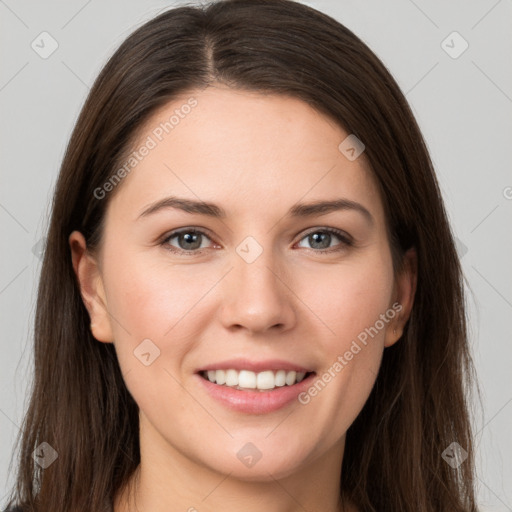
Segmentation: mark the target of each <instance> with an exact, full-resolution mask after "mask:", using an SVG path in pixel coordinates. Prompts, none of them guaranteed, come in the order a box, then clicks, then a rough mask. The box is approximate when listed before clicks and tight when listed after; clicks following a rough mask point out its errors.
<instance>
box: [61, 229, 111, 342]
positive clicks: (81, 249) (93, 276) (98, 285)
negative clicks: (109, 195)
mask: <svg viewBox="0 0 512 512" xmlns="http://www.w3.org/2000/svg"><path fill="white" fill-rule="evenodd" d="M68 241H69V246H70V249H71V259H72V263H73V270H74V271H75V275H76V277H77V281H78V285H79V288H80V294H81V296H82V300H83V302H84V305H85V307H86V308H87V311H88V312H89V317H90V319H91V326H90V328H91V332H92V335H93V336H94V337H95V338H96V339H97V340H98V341H101V342H104V343H112V341H113V335H112V327H111V323H110V315H109V314H108V307H107V300H106V295H105V290H104V287H103V280H102V277H101V273H100V270H99V267H98V263H97V261H96V259H95V258H94V257H93V256H92V255H91V254H90V253H89V252H88V251H87V244H86V241H85V238H84V236H83V235H82V233H80V232H79V231H73V232H72V233H71V235H69V239H68Z"/></svg>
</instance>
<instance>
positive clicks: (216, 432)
mask: <svg viewBox="0 0 512 512" xmlns="http://www.w3.org/2000/svg"><path fill="white" fill-rule="evenodd" d="M190 96H194V97H195V98H196V99H197V102H198V104H197V106H196V107H195V108H194V109H192V111H191V112H190V114H188V115H187V116H186V117H184V119H181V120H180V122H179V125H177V126H176V127H175V128H174V129H173V131H172V132H170V133H169V134H167V135H166V136H165V138H164V139H163V140H162V141H161V142H159V143H158V145H157V146H156V147H155V148H154V149H152V150H151V151H150V152H149V154H148V155H147V156H146V157H145V158H144V159H143V160H142V161H141V162H139V163H138V164H137V166H136V168H135V169H134V170H133V171H132V172H130V173H129V174H128V175H127V176H126V177H125V178H124V179H123V181H122V183H121V184H120V185H118V189H117V190H115V193H112V192H111V194H113V196H112V197H111V198H106V199H103V200H107V199H110V203H109V205H108V208H107V214H106V224H105V231H104V238H103V242H102V245H101V248H100V250H99V251H98V252H97V253H96V254H92V253H90V252H89V251H88V250H87V248H86V243H85V240H84V238H83V236H82V234H81V233H80V232H78V231H75V232H73V233H72V234H71V235H70V237H69V243H70V248H71V254H72V260H73V266H74V269H75V272H76V274H77V276H78V279H79V281H80V286H81V293H82V297H83V300H84V303H85V305H86V307H87V309H88V311H89V314H90V317H91V322H92V324H93V326H92V330H93V334H94V336H95V338H96V339H97V340H98V342H103V343H114V345H115V348H116V353H117V355H118V359H119V364H120V367H121V370H122V372H123V375H124V378H125V382H126V385H127V387H128V389H129V391H130V393H131V394H132V396H133V397H134V399H135V401H136V402H137V404H138V405H139V408H140V425H141V429H140V441H141V464H140V466H139V468H138V471H137V472H136V474H135V475H134V477H133V478H132V480H131V482H130V484H129V485H128V486H126V487H125V488H124V489H123V492H120V493H119V495H118V496H117V498H116V502H115V512H127V511H130V510H139V511H144V510H151V511H154V512H160V511H162V512H163V511H165V512H169V511H186V510H189V511H190V512H192V511H193V510H197V511H199V512H203V511H215V510H223V511H225V512H232V511H233V512H234V511H239V510H245V511H248V512H252V511H256V510H258V511H261V510H266V511H269V512H292V511H298V510H304V509H305V510H311V511H313V510H323V511H331V512H334V511H338V510H342V508H341V506H340V504H339V501H338V500H339V478H340V471H341V462H342V458H343V452H344V445H345V433H346V431H347V429H348V428H349V426H350V425H351V424H352V422H353V421H354V420H355V418H356V417H357V415H358V413H359V412H360V411H361V409H362V407H363V405H364V403H365V401H366V400H367V398H368V396H369V393H370V391H371V389H372V387H373V385H374V382H375V378H376V375H377V373H378V370H379V366H380V362H381V358H382V355H383V351H384V350H385V348H386V347H388V346H390V345H392V344H394V343H395V342H397V340H398V339H399V337H400V336H401V334H402V331H403V328H404V325H405V323H406V321H407V319H408V317H409V315H410V311H411V308H412V304H413V299H414V292H415V288H416V255H415V252H414V250H410V251H409V252H408V253H406V257H405V258H406V260H405V261H406V265H405V270H404V272H403V273H401V274H399V275H395V274H394V272H393V267H392V261H391V252H390V246H389V241H388V239H387V235H386V229H385V217H384V211H383V206H382V201H381V199H380V197H379V194H378V192H377V188H376V185H375V182H374V178H373V176H372V174H371V172H370V170H369V167H368V165H367V162H366V161H365V157H364V153H363V155H361V156H360V157H359V158H357V159H356V160H354V161H349V160H348V159H347V158H346V157H345V156H344V155H343V154H342V153H341V152H340V150H339V149H338V145H339V144H340V142H341V141H343V140H344V139H345V138H346V137H347V135H348V133H347V132H345V131H344V130H343V129H342V128H340V127H339V126H338V125H336V124H335V123H334V122H333V121H332V120H330V119H329V118H327V117H326V116H324V115H323V114H321V113H319V112H317V111H316V110H314V109H312V108H311V107H310V106H308V105H307V104H306V103H304V102H302V101H300V100H298V99H295V98H290V97H286V96H278V95H262V94H259V93H254V92H246V91H236V90H233V89H229V88H227V87H223V86H220V85H215V86H210V87H208V88H206V89H204V90H202V91H194V92H193V93H191V94H189V95H186V96H183V98H180V99H177V100H175V101H173V102H171V103H169V104H168V105H166V106H165V107H164V108H163V109H161V110H160V111H158V112H157V113H156V114H155V115H154V116H153V117H152V118H151V119H150V120H149V122H147V123H146V124H145V125H144V126H143V127H142V128H141V131H140V137H139V141H138V143H137V144H136V145H135V147H139V146H140V143H142V142H143V141H145V140H146V139H147V136H148V135H151V133H152V130H154V129H155V127H156V126H158V124H159V123H160V122H161V121H163V120H166V119H168V118H169V116H170V115H172V113H173V111H174V109H176V108H179V107H180V105H183V104H184V103H185V102H186V98H189V97H190ZM170 195H174V196H179V197H184V198H188V199H193V200H197V199H198V198H199V199H200V200H202V201H207V202H213V203H216V204H218V205H219V206H220V207H222V208H223V209H224V210H226V217H225V218H224V219H217V218H210V217H207V216H204V215H199V214H196V213H194V214H191V213H186V212H183V211H181V210H178V209H173V208H168V209H164V210H160V211H159V212H158V213H154V214H153V215H149V216H145V217H142V218H141V219H138V216H139V214H140V212H141V211H142V210H144V209H145V208H146V207H147V206H148V205H150V204H152V203H154V202H155V201H157V200H159V199H162V198H164V197H167V196H170ZM342 197H343V198H346V199H350V200H352V201H356V202H358V203H360V204H361V205H363V206H364V207H365V208H366V209H367V210H368V211H369V212H370V213H371V215H372V217H373V223H369V222H368V221H367V220H365V217H364V216H363V215H362V214H361V213H359V212H357V211H355V210H338V211H334V212H331V213H328V214H323V215H319V214H317V215H315V216H312V217H306V218H288V217H286V214H287V212H288V210H289V209H290V208H291V207H292V206H293V205H294V204H296V203H297V202H299V201H300V202H312V201H316V200H331V199H338V198H342ZM190 227H196V228H200V229H201V230H202V231H205V232H206V236H204V237H203V238H202V244H201V246H202V247H203V248H204V249H203V250H202V253H199V254H198V253H197V251H196V253H195V255H190V254H177V253H173V252H171V250H169V246H170V247H173V248H175V249H176V250H178V251H179V249H180V248H181V249H182V251H186V250H188V251H189V252H191V251H190V249H189V247H190V243H189V245H186V242H184V241H183V240H182V239H180V238H178V237H174V238H173V239H171V240H169V241H168V242H166V243H164V244H163V245H160V242H162V241H163V240H164V238H166V235H167V236H168V235H169V234H170V233H171V231H173V230H176V229H181V228H190ZM326 227H331V228H337V229H339V230H342V231H343V232H345V233H347V234H348V235H350V236H351V237H352V238H353V240H354V245H353V246H348V245H346V244H344V243H343V241H342V240H341V239H339V238H337V236H336V235H332V238H331V239H330V242H329V238H328V235H327V238H328V240H327V242H326V243H327V247H328V248H329V249H328V250H330V251H331V252H326V253H323V254H322V252H321V249H322V248H324V247H325V246H321V245H318V242H317V244H316V245H315V240H312V239H311V237H309V236H308V235H310V234H312V233H314V232H318V231H319V230H320V233H324V232H323V231H322V229H325V228H326ZM248 236H251V237H253V238H254V239H255V240H256V241H257V242H258V243H259V245H260V246H261V247H262V249H263V252H262V253H261V255H260V256H259V257H258V258H257V259H256V260H255V261H254V262H252V263H250V264H249V263H247V262H246V261H245V260H244V259H243V258H242V257H240V255H239V253H237V251H236V248H237V247H238V246H239V244H240V243H241V242H242V241H243V240H244V239H245V238H246V237H248ZM180 243H181V245H180ZM166 247H167V248H166ZM395 302H399V303H400V304H401V305H402V309H401V311H400V313H399V314H396V315H395V317H394V318H393V319H392V320H390V321H389V322H388V323H386V324H385V327H384V328H383V329H381V330H380V331H379V333H378V335H376V336H375V337H373V338H369V340H370V341H369V342H368V344H367V345H366V346H364V348H363V349H362V350H361V351H360V352H359V353H358V354H357V355H355V356H354V357H353V359H352V360H350V361H348V362H347V364H346V366H344V367H343V369H342V371H340V372H338V373H337V374H336V377H335V378H333V379H332V380H331V381H330V382H329V383H328V384H327V385H326V386H325V388H324V389H323V390H322V391H321V392H320V393H318V395H317V396H315V397H314V398H312V399H311V401H310V402H309V403H308V404H306V405H302V404H300V403H299V402H298V401H293V402H292V403H291V404H290V405H288V406H286V407H284V408H283V409H280V410H277V411H274V412H271V413H268V414H263V415H252V414H246V413H239V412H234V411H232V410H230V409H228V408H226V407H225V406H223V405H221V404H219V403H218V402H216V401H215V400H214V399H213V398H211V397H210V396H209V395H208V394H207V393H206V391H205V390H204V389H203V387H202V385H201V384H202V383H201V382H200V381H198V377H197V375H195V372H196V371H197V370H198V369H199V368H200V367H201V366H204V365H206V364H209V363H212V362H219V361H222V360H226V359H230V358H235V357H248V358H251V359H257V360H263V359H270V358H280V359H285V360H288V361H292V362H294V363H297V364H300V365H302V366H305V367H307V368H311V369H314V370H315V371H316V372H317V375H321V374H322V373H323V372H324V371H326V370H327V369H328V368H329V367H332V365H333V364H334V362H335V361H336V360H337V357H338V356H339V355H342V354H344V353H345V352H346V351H347V350H349V348H350V345H351V343H352V341H353V340H354V339H356V338H357V336H358V334H360V333H361V332H362V331H364V329H365V328H368V327H370V326H373V325H374V324H375V322H376V321H377V320H378V319H379V315H381V314H384V313H385V312H386V311H387V310H389V309H390V308H391V309H392V305H393V303H395ZM147 338H149V339H150V340H152V342H153V343H154V344H155V345H156V346H157V347H158V349H159V350H160V356H159V357H158V358H157V359H155V360H154V362H153V363H152V364H151V365H149V366H145V365H144V364H142V363H141V362H140V361H139V360H138V359H137V358H136V357H134V353H133V352H134V350H135V349H136V348H137V346H138V345H139V344H140V343H141V341H142V340H144V339H147ZM247 442H251V443H253V444H254V445H255V446H256V447H257V448H258V449H259V451H260V452H261V454H262V457H261V459H260V460H259V461H258V462H257V463H256V464H255V465H254V466H252V467H246V466H245V465H244V464H242V463H241V462H240V460H239V459H238V458H237V452H238V451H239V450H240V449H241V448H242V447H243V446H244V445H245V444H246V443H247ZM134 500H135V501H136V506H135V501H134ZM192 507H193V508H192ZM345 510H347V511H348V510H350V511H354V510H356V509H355V508H354V507H353V506H352V505H351V504H346V505H345Z"/></svg>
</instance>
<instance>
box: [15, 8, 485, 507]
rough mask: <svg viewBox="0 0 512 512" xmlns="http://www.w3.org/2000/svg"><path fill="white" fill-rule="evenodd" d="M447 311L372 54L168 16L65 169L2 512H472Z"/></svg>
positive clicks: (321, 20)
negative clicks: (12, 477) (15, 510)
mask: <svg viewBox="0 0 512 512" xmlns="http://www.w3.org/2000/svg"><path fill="white" fill-rule="evenodd" d="M463 293H464V292H463V282H462V274H461V268H460V265H459V261H458V259H457V255H456V251H455V247H454V241H453V236H452V234H451V231H450V227H449V224H448V221H447V216H446V213H445V209H444V206H443V202H442V198H441V194H440V191H439V187H438V184H437V181H436V178H435V174H434V171H433V167H432V164H431V161H430V159H429V156H428V153H427V150H426V147H425V144H424V141H423V138H422V136H421V133H420V130H419V128H418V126H417V124H416V122H415V120H414V117H413V115H412V113H411V111H410V109H409V107H408V105H407V103H406V101H405V99H404V96H403V94H402V93H401V92H400V90H399V88H398V86H397V84H396V82H395V81H394V80H393V78H392V77H391V76H390V74H389V73H388V72H387V70H386V69H385V67H384V66H383V64H382V63H381V62H380V61H379V60H378V59H377V57H376V56H375V55H374V54H373V53H372V52H371V51H370V50H369V49H368V47H366V46H365V45H364V44H363V43H362V42H361V41H360V40H359V39H358V38H357V37H356V36H355V35H354V34H352V33H351V32H350V31H349V30H348V29H346V28H345V27H344V26H342V25H340V24H339V23H338V22H336V21H335V20H333V19H332V18H329V17H328V16H326V15H324V14H322V13H320V12H318V11H316V10H314V9H312V8H309V7H307V6H304V5H301V4H298V3H295V2H292V1H290V0H228V1H220V2H216V3H212V4H211V5H208V6H205V7H197V8H193V7H180V8H177V9H172V10H169V11H167V12H164V13H163V14H161V15H159V16H158V17H156V18H155V19H153V20H151V21H149V22H148V23H146V24H145V25H143V26H142V27H141V28H139V29H138V30H136V31H135V32H134V33H133V34H132V35H131V36H130V37H129V38H128V39H127V40H126V41H125V42H124V43H123V44H122V45H121V47H120V48H119V49H118V50H117V51H116V53H115V54H114V55H113V56H112V58H111V59H110V60H109V62H108V63H107V64H106V66H105V67H104V69H103V70H102V72H101V74H100V76H99V77H98V79H97V80H96V83H95V84H94V87H93V88H92V89H91V92H90V94H89V97H88V99H87V101H86V103H85V105H84V107H83V109H82V112H81V115H80V117H79V119H78V121H77V124H76V127H75V130H74V132H73V135H72V137H71V140H70V143H69V146H68V149H67V152H66V155H65V158H64V161H63V164H62V168H61V172H60V176H59V180H58V183H57V186H56V191H55V199H54V204H53V211H52V218H51V223H50V228H49V233H48V242H47V247H46V252H45V255H44V261H43V268H42V274H41V281H40V287H39V295H38V304H37V316H36V330H35V332H36V335H35V348H34V349H35V383H34V389H33V392H32V398H31V403H30V407H29V410H28V413H27V416H26V419H25V422H24V429H23V435H22V439H21V451H20V465H19V474H18V478H17V486H16V489H15V492H14V494H13V497H12V500H11V503H10V504H11V505H14V504H15V503H22V504H23V508H22V510H30V511H46V510H52V511H53V512H64V511H69V510H73V511H86V510H87V511H91V510H113V511H114V512H128V511H134V510H138V511H144V510H151V511H160V510H166V511H174V510H189V511H194V510H198V511H200V512H201V511H203V510H205V511H206V510H212V511H213V510H226V511H229V510H235V509H236V510H239V509H244V510H248V511H252V510H265V511H276V512H278V511H285V510H302V509H304V510H311V511H312V510H324V511H325V510H327V511H344V512H349V511H350V512H353V511H379V512H381V511H398V510H407V511H409V510H410V511H422V512H423V511H425V512H427V511H432V512H434V511H436V512H439V511H448V510H450V511H476V510H477V508H476V504H475V497H474V484H473V471H474V466H473V464H474V463H473V449H472V441H471V428H470V422H469V417H468V405H467V403H468V402H467V401H468V399H467V397H466V396H465V393H464V390H465V389H466V384H468V383H470V382H471V376H472V371H473V369H472V365H471V359H470V356H469V350H468V343H467V336H466V325H465V310H464V295H463Z"/></svg>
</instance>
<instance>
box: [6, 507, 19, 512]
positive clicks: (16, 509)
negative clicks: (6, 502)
mask: <svg viewBox="0 0 512 512" xmlns="http://www.w3.org/2000/svg"><path fill="white" fill-rule="evenodd" d="M4 512H23V509H22V508H21V507H9V508H6V509H5V510H4Z"/></svg>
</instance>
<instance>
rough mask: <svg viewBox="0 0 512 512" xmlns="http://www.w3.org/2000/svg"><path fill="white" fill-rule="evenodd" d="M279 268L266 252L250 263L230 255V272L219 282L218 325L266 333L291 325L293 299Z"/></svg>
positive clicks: (292, 322)
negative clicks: (231, 263)
mask: <svg viewBox="0 0 512 512" xmlns="http://www.w3.org/2000/svg"><path fill="white" fill-rule="evenodd" d="M279 267H280V265H277V263H276V261H275V259H274V258H273V256H272V251H270V250H264V251H263V253H262V254H261V255H260V256H259V257H258V258H257V259H256V261H253V262H252V263H247V262H246V261H244V260H243V259H242V258H240V257H239V256H238V255H237V254H235V255H234V268H233V270H232V271H231V272H229V274H228V275H227V276H226V279H224V280H223V289H222V306H221V321H222V324H223V325H224V327H225V328H227V329H230V330H235V329H238V330H241V329H246V330H247V331H250V332H251V333H267V332H268V331H279V332H283V331H285V330H288V329H291V328H292V327H293V326H294V325H295V322H296V317H297V315H296V307H294V306H295V304H294V297H295V295H294V294H293V291H292V287H291V286H290V283H288V282H287V281H289V280H290V279H289V278H288V279H287V278H286V276H285V275H284V274H283V272H280V271H279Z"/></svg>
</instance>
